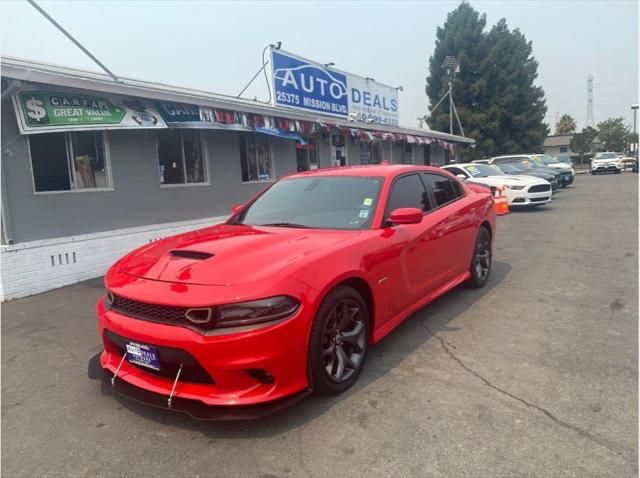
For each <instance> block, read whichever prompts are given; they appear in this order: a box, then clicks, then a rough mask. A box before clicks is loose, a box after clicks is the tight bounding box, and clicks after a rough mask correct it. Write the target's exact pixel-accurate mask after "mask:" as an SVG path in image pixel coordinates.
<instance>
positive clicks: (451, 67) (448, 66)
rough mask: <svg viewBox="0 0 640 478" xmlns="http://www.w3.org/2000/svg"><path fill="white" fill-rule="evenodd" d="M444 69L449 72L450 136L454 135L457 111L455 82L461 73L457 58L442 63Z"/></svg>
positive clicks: (445, 59)
mask: <svg viewBox="0 0 640 478" xmlns="http://www.w3.org/2000/svg"><path fill="white" fill-rule="evenodd" d="M442 68H444V69H445V70H446V71H447V79H448V84H449V91H448V92H447V94H448V95H449V134H453V114H454V111H455V109H454V108H455V106H454V104H453V80H454V79H455V76H456V73H459V72H460V63H458V60H457V59H456V58H455V57H453V56H447V57H445V58H444V61H443V62H442ZM441 101H442V100H441ZM434 109H435V108H434ZM457 116H458V113H457V112H456V118H457ZM458 121H459V120H458ZM463 134H464V133H463Z"/></svg>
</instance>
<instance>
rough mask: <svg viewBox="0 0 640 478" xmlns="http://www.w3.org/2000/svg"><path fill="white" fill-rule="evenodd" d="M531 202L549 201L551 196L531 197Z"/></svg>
mask: <svg viewBox="0 0 640 478" xmlns="http://www.w3.org/2000/svg"><path fill="white" fill-rule="evenodd" d="M529 200H530V201H531V202H543V201H548V200H549V196H545V197H542V198H531V199H529Z"/></svg>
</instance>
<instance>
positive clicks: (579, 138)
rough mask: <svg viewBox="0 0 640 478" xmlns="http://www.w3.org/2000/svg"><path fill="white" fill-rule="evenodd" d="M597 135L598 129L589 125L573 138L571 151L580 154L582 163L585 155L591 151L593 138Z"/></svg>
mask: <svg viewBox="0 0 640 478" xmlns="http://www.w3.org/2000/svg"><path fill="white" fill-rule="evenodd" d="M597 135H598V131H597V130H595V129H594V128H592V127H591V126H587V127H586V128H583V129H582V131H581V132H580V133H576V134H574V135H573V138H571V143H570V145H569V147H570V148H571V151H573V152H574V153H578V154H579V155H580V163H582V159H583V157H584V155H585V154H586V153H590V152H591V146H592V143H593V140H594V139H595V138H596V136H597Z"/></svg>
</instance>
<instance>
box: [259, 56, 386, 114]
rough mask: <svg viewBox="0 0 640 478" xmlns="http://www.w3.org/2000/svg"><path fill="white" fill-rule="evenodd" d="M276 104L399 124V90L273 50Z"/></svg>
mask: <svg viewBox="0 0 640 478" xmlns="http://www.w3.org/2000/svg"><path fill="white" fill-rule="evenodd" d="M271 74H272V81H273V90H274V97H273V102H274V105H278V106H288V107H290V108H297V109H302V110H307V111H309V110H312V111H317V112H318V113H324V114H329V115H334V116H341V117H344V118H349V119H352V120H354V121H361V122H366V123H376V124H384V125H391V126H397V125H398V89H397V88H394V87H391V86H387V85H383V84H381V83H378V82H376V81H374V80H373V79H372V78H363V77H360V76H357V75H353V74H351V73H346V72H342V71H340V70H336V69H335V68H330V67H326V66H324V65H321V64H319V63H315V62H312V61H310V60H306V59H304V58H302V57H299V56H296V55H293V54H291V53H288V52H285V51H282V50H275V49H272V50H271Z"/></svg>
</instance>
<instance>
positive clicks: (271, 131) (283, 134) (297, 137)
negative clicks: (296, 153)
mask: <svg viewBox="0 0 640 478" xmlns="http://www.w3.org/2000/svg"><path fill="white" fill-rule="evenodd" d="M255 131H256V133H263V134H268V135H271V136H277V137H278V138H284V139H291V140H294V141H297V142H299V143H300V144H306V141H305V140H304V138H303V137H302V135H301V134H300V133H294V132H291V131H282V130H279V129H275V128H260V127H258V128H255Z"/></svg>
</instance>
